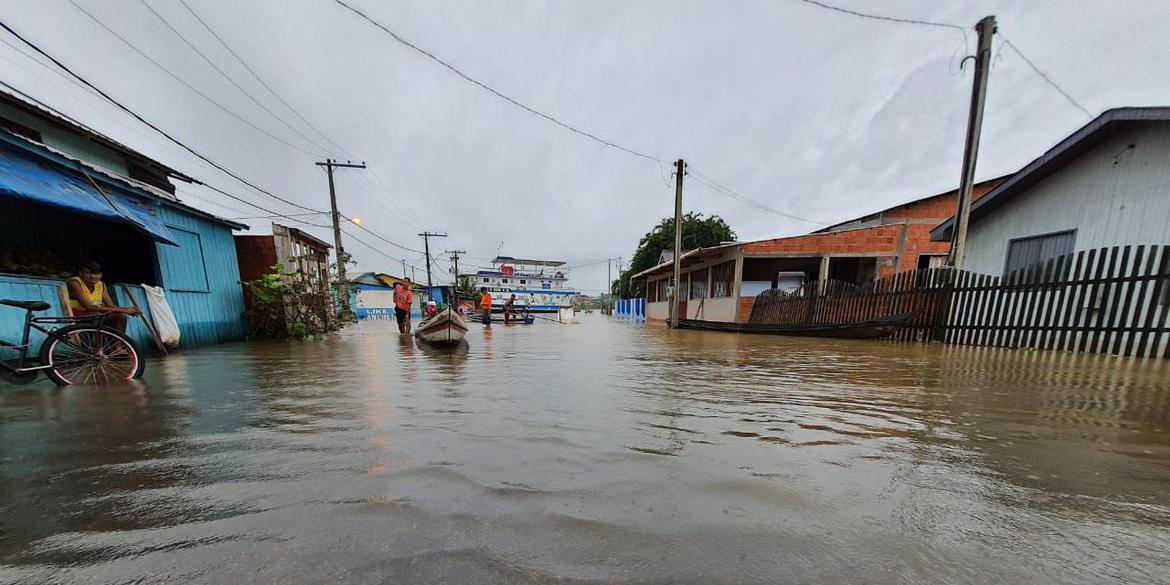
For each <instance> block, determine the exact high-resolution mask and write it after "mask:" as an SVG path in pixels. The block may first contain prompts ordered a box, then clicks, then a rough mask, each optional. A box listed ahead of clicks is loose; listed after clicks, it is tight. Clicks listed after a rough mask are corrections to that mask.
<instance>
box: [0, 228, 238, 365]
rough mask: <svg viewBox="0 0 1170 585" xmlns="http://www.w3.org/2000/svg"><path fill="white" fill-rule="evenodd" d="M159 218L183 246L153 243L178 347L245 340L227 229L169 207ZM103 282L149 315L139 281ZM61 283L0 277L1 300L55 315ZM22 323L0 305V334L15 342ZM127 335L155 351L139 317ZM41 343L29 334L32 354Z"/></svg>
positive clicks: (19, 315)
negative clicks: (39, 306)
mask: <svg viewBox="0 0 1170 585" xmlns="http://www.w3.org/2000/svg"><path fill="white" fill-rule="evenodd" d="M161 216H162V219H163V222H165V223H166V224H167V226H168V227H170V228H171V230H172V231H173V232H174V233H175V235H176V239H177V240H178V241H179V243H180V244H181V245H180V246H179V247H175V246H165V245H162V244H156V245H155V246H156V249H157V252H158V265H159V271H160V276H161V279H162V286H163V288H164V289H166V295H167V301H168V302H169V303H170V305H171V311H172V312H174V314H175V320H176V321H178V322H179V332H180V335H181V336H182V339H181V341H180V344H179V345H180V347H192V346H196V345H205V344H210V343H221V342H225V341H235V340H239V339H243V338H244V335H245V333H246V329H245V327H244V319H243V312H244V295H243V291H242V289H241V287H240V267H239V264H238V261H237V259H236V244H235V240H234V238H233V237H232V232H231V228H229V227H228V226H226V225H223V224H221V223H218V222H215V221H211V220H207V219H203V218H202V217H199V216H196V215H194V214H190V213H188V212H186V211H183V210H182V209H176V208H172V207H168V206H167V205H163V206H162V210H161ZM107 284H109V285H110V287H111V289H112V290H111V292H112V293H113V295H112V296H114V297H115V298H116V299H117V301H118V304H120V305H122V306H130V300H129V299H127V298H126V291H127V290H129V291H130V294H132V295H134V300H136V301H138V305H139V306H140V307H142V309H143V311H146V312H147V313H148V314H149V309H148V308H147V305H146V293H145V292H143V290H142V288H141V287H139V286H137V283H133V284H131V285H130V286H128V287H123V285H121V284H118V283H107ZM63 285H64V282H62V281H60V280H54V279H47V278H33V277H26V276H12V275H0V298H5V299H17V300H42V301H45V302H47V303H49V304H51V305H52V306H53V308H52V309H50V310H48V311H45V312H43V313H39V314H40V315H45V316H59V315H62V314H63V311H62V307H61V306H60V302H59V300H58V298H59V297H58V294H57V289H58V288H60V287H61V286H63ZM23 324H24V311H23V310H20V309H15V308H11V307H6V306H0V338H3V339H4V340H5V341H11V342H17V341H19V340H20V333H21V327H22V326H23ZM34 333H35V332H34ZM128 333H129V334H130V336H131V337H133V338H134V340H135V341H137V342H138V344H139V346H140V347H142V348H143V349H145V350H147V351H153V348H154V342H153V341H152V340H151V338H150V335H149V334H148V333H147V331H146V328H145V327H144V326H143V324H142V322H141V321H140V320H138V319H132V320H131V321H130V326H129V329H128ZM39 345H40V337H39V336H36V337H33V346H32V347H33V355H36V349H37V347H39ZM11 357H14V356H13V354H12V353H11V352H9V351H0V359H7V358H11Z"/></svg>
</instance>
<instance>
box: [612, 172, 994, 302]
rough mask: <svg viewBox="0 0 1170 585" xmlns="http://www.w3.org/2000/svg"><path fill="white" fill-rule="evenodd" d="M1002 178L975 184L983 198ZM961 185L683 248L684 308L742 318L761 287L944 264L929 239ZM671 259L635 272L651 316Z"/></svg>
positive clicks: (850, 279)
mask: <svg viewBox="0 0 1170 585" xmlns="http://www.w3.org/2000/svg"><path fill="white" fill-rule="evenodd" d="M1001 180H1002V178H997V179H991V180H988V181H983V182H981V183H978V184H977V185H975V189H974V197H975V198H978V197H981V196H982V195H983V194H984V193H986V192H988V191H989V190H990V189H992V188H993V187H994V186H995V185H997V184H999V181H1001ZM957 207H958V191H957V190H954V191H947V192H945V193H939V194H936V195H931V196H928V197H923V198H921V199H916V200H914V201H910V202H908V203H903V204H900V205H895V206H893V207H889V208H886V209H883V210H880V211H876V212H873V213H870V214H867V215H864V216H861V217H857V218H855V219H851V220H849V221H845V222H841V223H838V224H835V225H832V226H829V227H826V228H824V229H821V230H818V231H815V232H812V233H810V234H805V235H800V236H791V237H785V238H772V239H766V240H756V241H752V242H733V243H728V244H722V245H719V246H713V247H709V248H700V249H697V250H691V251H689V252H684V253H683V254H682V287H681V291H682V294H681V296H680V299H681V301H682V309H683V310H682V312H681V313H680V315H682V316H683V318H687V319H700V320H707V321H728V322H743V321H746V320H747V317H748V315H749V314H750V313H751V307H752V304H753V301H754V299H755V297H756V295H758V294H759V293H761V292H763V291H764V290H767V289H770V288H796V287H799V286H801V285H802V283H804V282H809V281H816V280H839V281H843V282H847V283H850V284H855V285H865V284H868V283H870V282H873V281H874V280H875V279H877V278H883V277H887V276H891V275H893V274H896V273H898V272H904V271H907V270H915V269H919V268H933V267H936V266H941V265H942V264H943V263H944V262H945V260H946V257H947V254H948V253H949V251H950V244H949V243H948V242H935V241H932V240H931V231H930V230H931V228H933V227H934V226H936V225H938V224H939V223H940V222H942V221H945V220H946V219H947V218H948V217H950V216H952V215H954V213H955V210H956V209H957ZM672 273H673V258H672V259H671V260H666V261H663V262H661V263H659V264H658V265H657V266H654V267H653V268H650V269H648V270H644V271H642V272H640V273H638V274H635V275H634V276H633V278H635V279H640V278H645V279H646V281H647V285H646V317H647V318H648V319H652V320H653V319H659V320H661V319H666V318H668V316H669V303H668V302H667V287H668V284H669V281H670V279H671V278H672Z"/></svg>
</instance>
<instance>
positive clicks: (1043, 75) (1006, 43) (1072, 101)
mask: <svg viewBox="0 0 1170 585" xmlns="http://www.w3.org/2000/svg"><path fill="white" fill-rule="evenodd" d="M999 36H1000V37H1002V38H1003V45H1004V46H1007V47H1011V49H1012V51H1015V53H1016V54H1017V55H1019V56H1020V58H1021V59H1023V60H1024V63H1027V64H1028V67H1031V68H1032V71H1035V72H1036V75H1039V76H1040V78H1041V79H1043V80H1044V81H1046V82H1047V83H1048V85H1051V86H1052V88H1053V89H1055V90H1056V91H1057V92H1059V93H1060V95H1062V96H1064V99H1066V100H1068V102H1069V103H1070V104H1072V105H1073V106H1074V107H1076V108H1077V109H1078V110H1080V111H1081V112H1083V113H1084V114H1085V115H1086V116H1088V117H1089V119H1092V118H1093V114H1092V113H1090V112H1089V110H1087V109H1085V106H1082V105H1081V104H1080V102H1078V101H1077V100H1075V99H1073V96H1071V95H1069V93H1068V92H1067V91H1065V90H1064V88H1063V87H1061V86H1060V85H1059V84H1058V83H1056V81H1055V80H1053V79H1052V77H1050V76H1049V75H1048V74H1047V73H1045V72H1044V71H1043V70H1041V69H1040V67H1038V66H1037V65H1036V64H1035V63H1033V62H1032V60H1031V59H1029V58H1028V56H1027V55H1025V54H1024V52H1023V51H1021V50H1020V48H1019V47H1017V46H1016V44H1015V43H1013V42H1011V40H1009V39H1008V38H1007V37H1006V36H1004V35H1003V33H1000V35H999Z"/></svg>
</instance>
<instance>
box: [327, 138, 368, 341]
mask: <svg viewBox="0 0 1170 585" xmlns="http://www.w3.org/2000/svg"><path fill="white" fill-rule="evenodd" d="M316 164H317V166H319V167H325V174H327V175H328V176H329V209H330V211H331V212H332V217H333V249H334V253H335V254H336V256H337V302H338V303H339V304H340V305H341V313H342V314H344V315H345V318H346V319H347V320H348V319H349V314H350V311H349V282H348V281H347V280H346V278H345V248H343V247H342V246H341V214H340V213H338V212H337V191H336V189H334V187H333V169H334V168H347V169H364V168H366V163H364V162H363V163H360V164H355V163H351V162H349V161H345V162H338V161H335V160H333V159H331V158H327V159H325V162H319V163H316Z"/></svg>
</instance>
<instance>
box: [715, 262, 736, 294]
mask: <svg viewBox="0 0 1170 585" xmlns="http://www.w3.org/2000/svg"><path fill="white" fill-rule="evenodd" d="M734 286H735V260H728V261H727V262H724V263H722V264H716V265H715V266H714V267H712V268H711V298H720V297H729V296H731V289H732V288H733V287H734Z"/></svg>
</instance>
